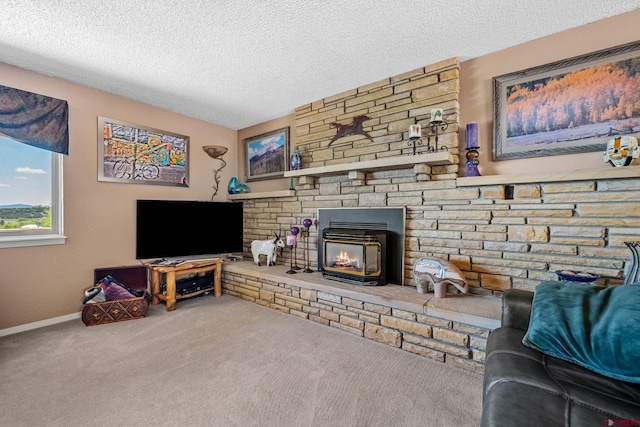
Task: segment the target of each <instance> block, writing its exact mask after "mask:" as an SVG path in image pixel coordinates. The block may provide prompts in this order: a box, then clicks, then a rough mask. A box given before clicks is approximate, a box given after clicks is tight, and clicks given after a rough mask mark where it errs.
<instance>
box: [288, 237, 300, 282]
mask: <svg viewBox="0 0 640 427" xmlns="http://www.w3.org/2000/svg"><path fill="white" fill-rule="evenodd" d="M287 246H289V247H290V248H291V257H290V260H289V270H287V272H286V273H287V274H296V273H297V271H296V268H295V267H294V266H293V259H294V258H295V250H296V236H295V235H294V234H291V235H289V236H287Z"/></svg>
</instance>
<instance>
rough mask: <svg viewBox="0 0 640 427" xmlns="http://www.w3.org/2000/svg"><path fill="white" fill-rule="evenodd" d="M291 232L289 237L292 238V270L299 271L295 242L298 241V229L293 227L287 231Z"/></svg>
mask: <svg viewBox="0 0 640 427" xmlns="http://www.w3.org/2000/svg"><path fill="white" fill-rule="evenodd" d="M289 231H291V235H292V236H293V264H294V265H293V267H292V268H293V269H294V270H300V267H298V255H297V246H298V245H297V240H298V234H300V228H299V227H296V226H295V225H294V226H292V227H291V229H290V230H289Z"/></svg>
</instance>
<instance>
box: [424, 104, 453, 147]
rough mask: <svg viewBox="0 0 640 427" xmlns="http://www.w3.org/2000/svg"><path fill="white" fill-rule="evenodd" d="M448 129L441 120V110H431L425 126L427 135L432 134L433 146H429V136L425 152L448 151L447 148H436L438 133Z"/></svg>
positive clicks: (446, 123)
mask: <svg viewBox="0 0 640 427" xmlns="http://www.w3.org/2000/svg"><path fill="white" fill-rule="evenodd" d="M448 127H449V123H448V122H447V121H446V120H444V119H443V118H442V109H440V108H436V109H433V110H431V120H430V121H429V124H428V125H427V134H429V133H432V134H433V135H434V142H435V145H431V137H430V136H429V137H428V139H427V152H429V153H435V152H436V151H438V150H444V151H448V150H449V147H447V146H444V147H441V148H438V132H444V131H445V130H447V128H448Z"/></svg>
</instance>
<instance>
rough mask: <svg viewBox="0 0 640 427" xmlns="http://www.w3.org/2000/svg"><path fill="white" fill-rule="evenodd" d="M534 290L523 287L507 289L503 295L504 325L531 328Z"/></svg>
mask: <svg viewBox="0 0 640 427" xmlns="http://www.w3.org/2000/svg"><path fill="white" fill-rule="evenodd" d="M532 303H533V292H531V291H525V290H522V289H507V290H505V291H504V295H503V297H502V326H506V327H510V328H516V329H522V330H523V331H526V330H527V329H528V328H529V319H530V318H531V304H532Z"/></svg>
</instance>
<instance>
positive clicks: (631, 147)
mask: <svg viewBox="0 0 640 427" xmlns="http://www.w3.org/2000/svg"><path fill="white" fill-rule="evenodd" d="M638 151H640V150H639V149H638V139H637V138H636V137H635V136H616V137H615V138H611V139H610V140H609V142H607V149H606V150H605V152H604V156H603V157H604V161H605V162H608V163H609V164H611V166H615V167H620V166H629V165H630V164H631V162H632V161H633V159H637V158H638V154H639V153H638Z"/></svg>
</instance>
